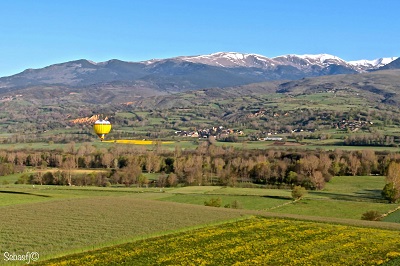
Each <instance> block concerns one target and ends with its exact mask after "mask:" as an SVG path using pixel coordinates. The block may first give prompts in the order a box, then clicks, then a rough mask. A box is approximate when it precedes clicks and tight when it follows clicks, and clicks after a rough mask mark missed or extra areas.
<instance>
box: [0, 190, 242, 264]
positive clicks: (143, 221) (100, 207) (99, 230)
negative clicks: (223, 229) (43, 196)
mask: <svg viewBox="0 0 400 266" xmlns="http://www.w3.org/2000/svg"><path fill="white" fill-rule="evenodd" d="M0 213H1V218H2V219H1V220H0V229H1V230H0V250H1V251H2V252H5V251H7V252H10V253H11V252H15V253H17V254H21V253H26V251H35V252H38V253H39V254H40V256H41V258H46V257H53V256H55V255H57V254H60V253H64V254H68V253H75V252H77V251H82V250H88V249H92V248H94V247H99V246H105V245H112V244H116V243H123V242H127V241H129V240H132V239H138V238H142V237H143V238H144V237H148V236H149V235H153V234H157V233H161V232H170V231H173V230H179V229H182V228H186V227H193V226H198V225H204V224H210V223H215V222H219V221H224V220H229V219H233V218H238V217H240V216H241V214H240V213H238V212H235V211H234V210H229V209H223V210H221V209H216V208H207V207H205V206H192V205H191V206H188V205H186V204H178V203H171V202H155V201H150V200H145V199H138V198H134V197H128V196H120V197H115V196H107V197H89V198H70V199H64V200H54V201H47V202H36V203H26V204H17V205H10V206H1V207H0Z"/></svg>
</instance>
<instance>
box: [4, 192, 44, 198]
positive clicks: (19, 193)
mask: <svg viewBox="0 0 400 266" xmlns="http://www.w3.org/2000/svg"><path fill="white" fill-rule="evenodd" d="M0 193H6V194H18V195H29V196H36V197H43V198H48V197H50V196H48V195H40V194H34V193H28V192H21V191H7V190H0Z"/></svg>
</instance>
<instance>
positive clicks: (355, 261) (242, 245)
mask: <svg viewBox="0 0 400 266" xmlns="http://www.w3.org/2000/svg"><path fill="white" fill-rule="evenodd" d="M399 237H400V232H399V231H390V230H382V229H371V228H361V227H352V226H344V225H334V224H324V223H315V222H304V221H296V220H283V219H271V218H269V219H266V218H261V217H257V218H249V219H246V220H240V221H237V222H233V223H226V224H222V225H219V226H209V227H206V228H201V229H197V230H190V231H187V232H182V233H179V234H170V235H166V236H161V237H156V238H151V239H148V240H139V241H136V242H133V243H130V244H122V245H117V246H113V247H109V248H103V249H99V250H96V251H91V252H87V253H81V254H76V255H71V256H66V257H62V258H59V259H55V260H50V261H49V265H65V264H68V265H118V264H121V263H126V264H130V265H191V264H195V265H233V264H234V265H257V264H262V265H377V264H382V263H384V262H387V261H390V260H393V259H394V258H399V257H400V252H399V250H400V244H399V242H398V238H399ZM43 265H47V262H46V263H44V264H43Z"/></svg>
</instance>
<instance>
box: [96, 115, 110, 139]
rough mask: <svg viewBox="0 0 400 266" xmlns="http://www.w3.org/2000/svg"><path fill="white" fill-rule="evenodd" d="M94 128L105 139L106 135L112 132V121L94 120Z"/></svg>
mask: <svg viewBox="0 0 400 266" xmlns="http://www.w3.org/2000/svg"><path fill="white" fill-rule="evenodd" d="M93 130H94V132H95V133H96V134H97V136H99V138H100V139H101V140H103V139H104V136H105V135H106V134H108V133H110V130H111V123H110V122H109V121H107V120H97V121H96V122H94V125H93Z"/></svg>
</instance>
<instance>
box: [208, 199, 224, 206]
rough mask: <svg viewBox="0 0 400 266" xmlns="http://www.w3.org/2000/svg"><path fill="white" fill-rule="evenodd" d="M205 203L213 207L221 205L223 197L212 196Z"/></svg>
mask: <svg viewBox="0 0 400 266" xmlns="http://www.w3.org/2000/svg"><path fill="white" fill-rule="evenodd" d="M204 205H205V206H211V207H221V205H222V200H221V198H211V199H210V200H209V201H205V202H204Z"/></svg>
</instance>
